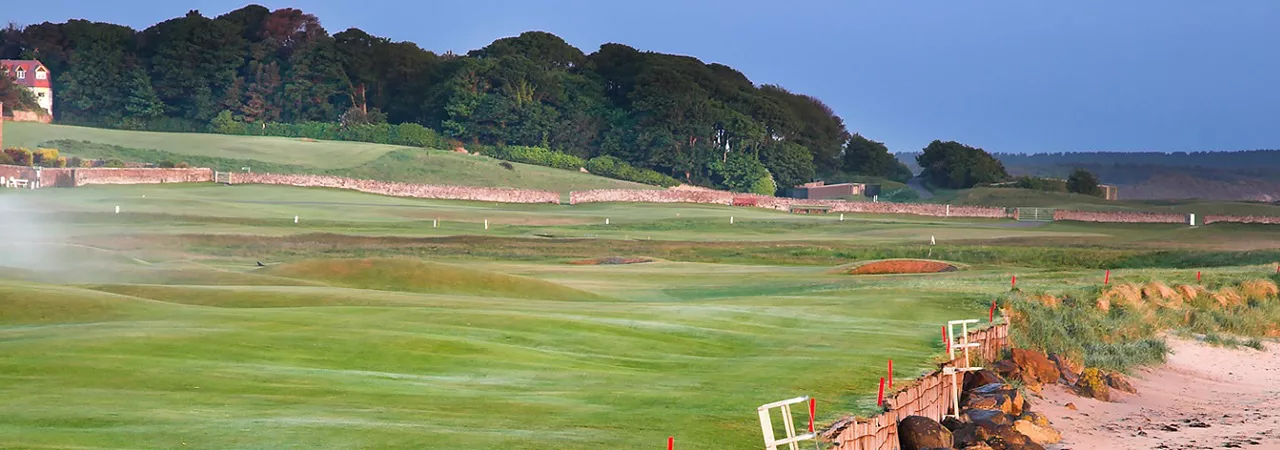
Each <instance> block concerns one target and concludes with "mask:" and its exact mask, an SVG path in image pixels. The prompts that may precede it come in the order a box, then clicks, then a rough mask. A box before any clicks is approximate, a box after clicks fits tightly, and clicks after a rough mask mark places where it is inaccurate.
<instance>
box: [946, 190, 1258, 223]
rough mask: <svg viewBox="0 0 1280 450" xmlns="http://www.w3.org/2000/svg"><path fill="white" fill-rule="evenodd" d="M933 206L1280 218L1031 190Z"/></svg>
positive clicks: (1185, 203) (954, 197) (1244, 208)
mask: <svg viewBox="0 0 1280 450" xmlns="http://www.w3.org/2000/svg"><path fill="white" fill-rule="evenodd" d="M932 202H933V203H951V204H959V205H993V206H1007V207H1023V208H1055V209H1070V210H1078V211H1147V212H1165V213H1178V214H1186V213H1196V214H1200V215H1205V214H1225V215H1239V216H1248V215H1261V216H1275V215H1280V205H1277V204H1268V203H1258V202H1217V201H1202V200H1120V201H1114V200H1103V199H1101V198H1098V197H1093V196H1089V195H1081V194H1068V193H1064V192H1045V191H1034V190H1030V189H1012V188H990V187H980V188H973V189H964V190H958V191H942V192H939V193H938V195H937V197H935V198H934V199H933V200H932Z"/></svg>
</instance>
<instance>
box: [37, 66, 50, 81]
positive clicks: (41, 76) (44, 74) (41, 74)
mask: <svg viewBox="0 0 1280 450" xmlns="http://www.w3.org/2000/svg"><path fill="white" fill-rule="evenodd" d="M48 76H49V75H48V73H47V72H45V71H44V70H43V69H40V70H36V79H37V80H43V79H45V78H47V77H48Z"/></svg>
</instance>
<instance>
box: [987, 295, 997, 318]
mask: <svg viewBox="0 0 1280 450" xmlns="http://www.w3.org/2000/svg"><path fill="white" fill-rule="evenodd" d="M995 321H996V301H995V300H992V301H991V310H990V311H987V322H992V323H994V322H995Z"/></svg>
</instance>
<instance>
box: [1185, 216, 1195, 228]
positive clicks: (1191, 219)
mask: <svg viewBox="0 0 1280 450" xmlns="http://www.w3.org/2000/svg"><path fill="white" fill-rule="evenodd" d="M1187 223H1188V224H1190V225H1191V226H1193V227H1194V226H1196V214H1195V213H1191V214H1187Z"/></svg>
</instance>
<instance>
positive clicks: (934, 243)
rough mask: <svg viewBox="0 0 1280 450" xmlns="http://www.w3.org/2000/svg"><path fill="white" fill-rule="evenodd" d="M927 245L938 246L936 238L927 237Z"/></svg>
mask: <svg viewBox="0 0 1280 450" xmlns="http://www.w3.org/2000/svg"><path fill="white" fill-rule="evenodd" d="M929 245H938V238H937V236H929Z"/></svg>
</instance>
